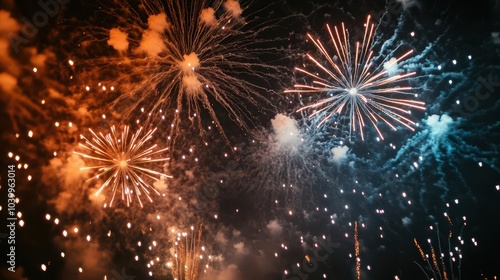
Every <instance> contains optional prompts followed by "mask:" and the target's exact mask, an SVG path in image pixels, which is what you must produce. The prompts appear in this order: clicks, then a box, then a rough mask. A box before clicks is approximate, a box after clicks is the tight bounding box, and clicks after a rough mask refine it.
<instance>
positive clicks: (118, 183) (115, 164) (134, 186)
mask: <svg viewBox="0 0 500 280" xmlns="http://www.w3.org/2000/svg"><path fill="white" fill-rule="evenodd" d="M142 129H143V128H142V127H141V128H139V130H137V131H136V132H135V133H133V134H132V135H131V136H130V137H129V132H130V129H129V127H128V126H125V127H124V128H123V132H122V133H121V135H117V132H116V129H115V127H114V126H112V127H111V133H108V134H106V135H103V134H102V133H101V132H99V133H95V132H94V131H93V130H92V129H89V130H90V132H91V133H92V135H93V138H92V141H91V140H89V139H87V138H86V137H85V136H83V135H81V138H82V139H83V140H85V144H80V145H79V146H80V147H81V148H82V149H84V150H86V151H88V153H81V152H74V153H75V154H78V155H80V156H82V157H84V158H88V159H92V160H95V161H99V163H100V164H98V165H94V166H87V167H83V168H82V170H97V171H98V174H97V175H95V176H94V177H92V178H90V179H88V180H87V181H91V180H97V179H99V178H101V177H105V176H108V177H107V179H106V181H104V183H103V184H102V185H101V186H100V187H99V189H98V190H97V192H96V193H95V196H99V194H101V192H102V191H103V190H104V189H106V188H108V187H111V193H112V196H111V200H110V203H109V206H110V207H111V206H112V205H113V201H114V199H115V195H116V193H117V192H118V190H120V189H121V195H122V200H126V203H127V206H129V205H130V202H131V201H132V195H134V194H135V196H136V197H137V200H139V204H140V205H141V207H142V206H143V205H142V201H141V195H143V194H144V195H145V196H146V197H147V199H148V200H149V201H151V202H152V201H153V200H152V199H151V193H156V194H159V192H158V191H157V190H156V189H155V188H154V187H153V186H151V184H150V183H148V182H147V181H146V180H145V179H152V180H154V181H158V180H162V179H164V178H171V176H170V175H166V174H164V173H161V172H157V171H154V170H152V169H148V168H146V167H143V166H144V165H145V164H150V163H155V162H162V161H166V160H169V158H152V157H153V156H155V155H157V154H160V153H162V152H165V151H166V150H167V148H165V149H160V150H155V149H156V146H157V145H156V144H155V145H153V146H149V147H147V146H146V143H147V142H148V141H149V140H150V139H151V138H152V136H153V134H154V132H155V131H156V128H154V129H151V130H149V131H148V132H147V133H145V134H144V135H142V136H141V133H142Z"/></svg>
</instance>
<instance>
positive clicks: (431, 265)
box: [413, 213, 477, 280]
mask: <svg viewBox="0 0 500 280" xmlns="http://www.w3.org/2000/svg"><path fill="white" fill-rule="evenodd" d="M445 217H446V218H447V220H448V222H449V223H450V225H451V226H452V225H453V224H452V222H451V219H450V217H449V216H448V215H447V214H446V213H445ZM463 220H464V223H463V226H462V229H461V230H460V233H459V235H458V236H457V237H456V238H457V241H458V244H459V245H456V246H455V247H454V248H453V247H452V238H453V237H454V234H453V231H451V230H450V231H449V232H448V237H447V242H446V245H447V247H446V248H447V249H448V252H447V253H446V254H448V258H446V254H445V253H444V252H443V250H442V244H441V238H440V236H439V235H440V232H439V228H438V225H437V224H436V226H435V228H436V236H437V246H438V248H439V250H438V251H437V252H436V249H435V248H434V246H433V245H432V241H431V239H428V240H427V242H428V244H429V247H430V256H429V254H426V253H424V250H423V249H422V247H421V246H420V244H419V243H418V241H417V239H416V238H413V243H414V244H415V247H416V248H417V250H418V252H419V254H420V257H421V258H422V260H423V261H424V262H425V263H426V265H427V270H428V271H430V273H428V272H426V270H425V269H424V267H423V266H421V265H420V264H418V263H417V262H415V263H416V264H417V265H418V266H419V267H420V269H421V270H422V272H423V273H424V274H425V276H426V278H427V279H440V280H448V279H462V274H461V272H462V271H461V266H462V249H461V248H460V246H461V245H462V244H464V241H463V239H462V234H463V230H464V227H465V226H466V217H465V216H464V217H463ZM430 229H431V230H434V226H431V227H430ZM472 241H473V242H474V244H475V245H476V246H477V242H476V241H475V239H474V238H473V239H472ZM453 250H454V251H455V253H454V252H453ZM447 260H448V261H447ZM457 263H458V264H457ZM455 273H458V275H455ZM429 274H432V277H431V276H430V275H429Z"/></svg>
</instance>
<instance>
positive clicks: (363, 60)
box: [285, 16, 425, 140]
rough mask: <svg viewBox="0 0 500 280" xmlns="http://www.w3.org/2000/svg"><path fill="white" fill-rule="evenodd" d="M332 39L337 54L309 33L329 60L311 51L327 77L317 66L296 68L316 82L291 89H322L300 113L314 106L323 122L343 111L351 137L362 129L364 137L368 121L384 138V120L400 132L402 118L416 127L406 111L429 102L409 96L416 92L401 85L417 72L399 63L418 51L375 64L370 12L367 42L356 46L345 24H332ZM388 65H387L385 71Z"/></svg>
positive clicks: (330, 120) (406, 124)
mask: <svg viewBox="0 0 500 280" xmlns="http://www.w3.org/2000/svg"><path fill="white" fill-rule="evenodd" d="M326 27H327V29H328V33H329V35H330V39H331V41H332V43H333V46H334V48H335V56H332V55H331V54H330V53H329V52H328V51H327V49H326V48H325V46H324V45H323V43H321V41H320V40H319V39H315V38H314V37H313V36H312V35H310V34H308V35H307V37H308V39H309V40H311V42H313V43H314V45H315V46H316V48H317V49H318V51H319V52H320V53H321V55H322V57H323V58H324V59H325V60H326V61H327V63H322V62H321V61H320V60H319V59H317V58H315V57H314V56H312V55H310V54H307V58H308V59H309V61H310V62H311V63H312V64H313V65H314V66H315V69H316V70H318V71H319V72H320V73H322V74H323V75H320V74H317V72H316V70H314V71H313V70H306V69H303V68H298V67H296V68H295V70H296V71H297V72H300V73H301V74H304V75H306V77H307V78H309V79H311V80H312V84H296V85H294V88H293V89H288V90H286V91H285V93H300V94H301V93H317V94H319V96H320V99H319V100H318V101H315V102H313V103H312V104H309V105H306V106H303V107H301V108H300V109H299V110H298V111H304V110H309V109H312V110H313V112H312V113H311V114H310V115H309V117H319V118H321V121H320V122H319V123H318V126H321V125H323V124H324V123H327V122H332V121H334V120H335V119H337V115H346V116H347V117H348V119H349V138H351V136H352V133H353V132H356V131H357V130H359V133H360V134H361V138H362V139H363V140H364V132H363V129H364V127H365V124H366V123H367V122H369V123H371V124H372V125H373V127H374V128H375V129H376V130H377V133H378V135H379V136H380V138H382V139H384V137H383V135H382V132H381V131H380V130H379V128H378V127H377V123H378V122H383V123H385V124H387V125H388V126H390V127H391V128H392V129H393V130H396V129H397V128H396V126H395V125H393V123H394V122H397V123H399V124H401V125H403V126H405V127H407V128H409V129H411V130H414V129H413V127H412V126H413V125H415V123H414V122H413V121H412V120H411V119H410V118H408V117H407V116H406V115H410V114H411V112H410V111H409V109H408V108H415V109H420V110H424V109H425V103H424V102H420V101H416V100H410V99H406V98H405V97H406V96H408V95H414V93H412V88H411V87H409V86H400V85H399V84H400V83H401V82H403V81H406V80H408V79H409V78H410V77H412V76H413V75H415V72H410V73H405V74H395V75H390V74H393V73H392V72H393V71H394V68H397V64H398V63H400V62H402V61H404V60H405V59H406V58H407V57H408V56H410V55H411V54H412V52H413V51H412V50H410V51H408V52H406V53H405V54H403V55H401V56H400V57H398V58H396V59H390V60H389V59H388V58H385V59H384V61H383V63H380V64H378V65H375V61H374V60H375V59H374V52H373V50H372V48H373V44H374V30H375V24H373V23H372V24H370V16H368V19H367V21H366V24H365V31H364V35H363V41H362V42H361V43H360V42H356V43H355V45H354V47H352V46H351V45H350V42H349V32H348V30H347V29H346V28H345V26H344V24H343V23H342V25H341V28H340V29H339V28H338V27H337V26H335V27H334V29H333V30H332V29H331V28H330V26H329V25H328V24H327V26H326ZM384 68H385V69H384Z"/></svg>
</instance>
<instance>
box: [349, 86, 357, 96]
mask: <svg viewBox="0 0 500 280" xmlns="http://www.w3.org/2000/svg"><path fill="white" fill-rule="evenodd" d="M347 92H349V94H350V95H356V94H357V93H358V89H357V88H350V89H348V90H347Z"/></svg>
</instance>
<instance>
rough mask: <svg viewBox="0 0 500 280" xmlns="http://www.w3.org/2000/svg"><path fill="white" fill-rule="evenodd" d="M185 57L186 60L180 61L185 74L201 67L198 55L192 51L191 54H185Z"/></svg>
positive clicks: (189, 73) (190, 73)
mask: <svg viewBox="0 0 500 280" xmlns="http://www.w3.org/2000/svg"><path fill="white" fill-rule="evenodd" d="M183 58H184V60H182V61H180V62H179V66H180V67H181V69H182V72H183V73H184V75H192V74H193V72H194V69H195V68H198V67H200V59H199V58H198V55H197V54H196V53H194V52H192V53H190V54H185V55H184V56H183Z"/></svg>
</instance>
